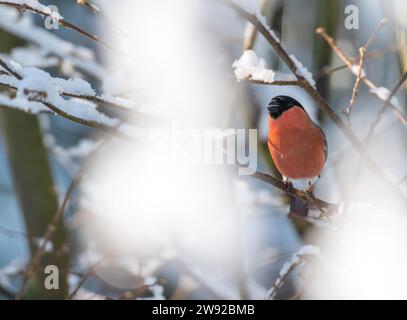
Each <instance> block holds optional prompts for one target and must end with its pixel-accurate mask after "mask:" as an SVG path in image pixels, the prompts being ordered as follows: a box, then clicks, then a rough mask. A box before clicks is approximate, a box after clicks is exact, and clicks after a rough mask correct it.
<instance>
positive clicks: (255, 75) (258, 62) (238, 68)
mask: <svg viewBox="0 0 407 320" xmlns="http://www.w3.org/2000/svg"><path fill="white" fill-rule="evenodd" d="M265 65H266V63H265V61H264V60H263V59H261V58H259V57H258V56H257V54H256V53H255V52H254V51H253V50H245V51H244V52H243V54H242V56H241V57H240V59H239V60H236V61H235V62H234V63H233V68H234V69H235V76H236V78H237V79H238V80H239V81H240V80H255V81H263V82H266V83H272V82H273V81H274V76H275V72H274V71H273V70H270V69H266V68H265Z"/></svg>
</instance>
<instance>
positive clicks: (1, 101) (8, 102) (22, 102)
mask: <svg viewBox="0 0 407 320" xmlns="http://www.w3.org/2000/svg"><path fill="white" fill-rule="evenodd" d="M0 105H2V106H4V107H8V108H13V109H19V110H22V111H25V112H28V113H33V114H37V113H40V112H45V111H49V109H48V108H47V107H46V106H44V105H43V104H42V103H40V102H34V101H28V100H27V99H20V98H14V99H13V98H10V97H8V96H6V95H3V94H0Z"/></svg>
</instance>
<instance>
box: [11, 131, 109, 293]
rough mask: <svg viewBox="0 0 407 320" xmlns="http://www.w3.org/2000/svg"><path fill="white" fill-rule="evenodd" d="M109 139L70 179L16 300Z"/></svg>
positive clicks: (25, 286) (29, 265) (94, 151)
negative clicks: (90, 165) (71, 200)
mask: <svg viewBox="0 0 407 320" xmlns="http://www.w3.org/2000/svg"><path fill="white" fill-rule="evenodd" d="M110 139H111V137H108V138H106V140H105V141H104V142H103V143H101V144H100V145H99V146H98V147H97V148H96V149H95V150H93V151H92V152H91V153H90V154H89V156H88V157H87V158H86V160H85V161H84V163H83V165H82V167H81V169H80V170H79V171H78V173H77V174H76V176H75V177H74V179H73V180H72V182H71V184H70V185H69V188H68V191H67V192H66V194H65V197H64V199H63V201H62V204H61V206H60V208H59V209H58V211H57V212H56V213H55V215H54V216H53V218H52V220H51V222H50V224H49V225H48V227H47V230H46V232H45V235H44V237H43V239H44V240H43V242H42V245H41V246H40V247H39V248H38V250H37V251H36V252H35V255H34V257H33V258H32V259H31V260H30V262H29V263H28V265H27V268H26V271H25V273H24V276H23V281H22V284H21V286H20V289H19V290H18V293H17V296H16V299H17V300H20V299H21V298H22V297H23V295H24V292H25V289H26V288H27V285H28V282H29V280H30V279H31V276H32V275H33V274H34V272H35V270H36V269H37V267H38V265H39V263H40V261H41V259H42V257H43V256H44V254H45V252H46V250H45V248H46V245H47V243H48V242H49V241H51V239H52V236H53V235H54V233H55V232H56V230H57V228H58V224H59V223H60V222H61V221H62V218H63V216H64V212H65V209H66V207H67V205H68V202H69V199H70V198H71V196H72V195H73V193H74V191H75V190H76V187H77V186H78V185H79V183H80V182H81V180H82V178H83V175H84V173H85V171H86V169H87V168H88V166H89V163H90V162H91V161H92V160H93V159H94V157H95V156H96V155H97V153H98V152H99V151H100V150H102V149H103V147H104V146H105V145H106V144H107V143H108V142H109V141H110Z"/></svg>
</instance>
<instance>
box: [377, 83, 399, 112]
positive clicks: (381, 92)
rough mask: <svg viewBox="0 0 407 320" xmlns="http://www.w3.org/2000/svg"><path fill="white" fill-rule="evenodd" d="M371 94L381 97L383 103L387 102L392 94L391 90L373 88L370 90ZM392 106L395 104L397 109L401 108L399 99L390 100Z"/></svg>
mask: <svg viewBox="0 0 407 320" xmlns="http://www.w3.org/2000/svg"><path fill="white" fill-rule="evenodd" d="M370 92H371V93H373V94H375V95H376V96H377V97H379V98H380V99H381V100H383V101H387V99H388V98H389V97H390V95H391V92H390V90H389V89H387V88H385V87H377V88H373V89H371V90H370ZM390 102H391V104H393V105H394V106H395V107H397V108H399V107H400V102H399V100H398V99H397V97H395V96H393V97H392V98H391V99H390Z"/></svg>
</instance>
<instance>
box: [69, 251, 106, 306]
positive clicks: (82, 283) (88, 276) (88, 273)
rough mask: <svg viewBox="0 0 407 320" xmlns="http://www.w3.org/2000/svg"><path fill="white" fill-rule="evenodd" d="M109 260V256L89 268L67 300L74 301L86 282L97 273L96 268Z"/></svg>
mask: <svg viewBox="0 0 407 320" xmlns="http://www.w3.org/2000/svg"><path fill="white" fill-rule="evenodd" d="M107 258H108V256H105V257H103V258H102V259H100V260H99V261H97V262H96V263H95V264H94V265H93V266H91V267H90V268H89V270H88V271H87V272H86V273H85V274H84V275H83V276H82V277H81V279H80V280H79V282H78V283H77V285H76V286H75V288H74V289H73V290H72V291H71V293H70V294H69V295H68V297H67V298H66V299H67V300H72V299H73V298H74V297H75V296H76V294H77V293H78V291H79V290H80V289H81V288H82V287H83V285H84V284H85V282H86V281H87V280H88V279H89V278H90V277H91V276H92V275H93V274H94V273H95V268H96V267H97V266H99V265H100V264H102V263H103V262H104V261H106V259H107Z"/></svg>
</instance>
